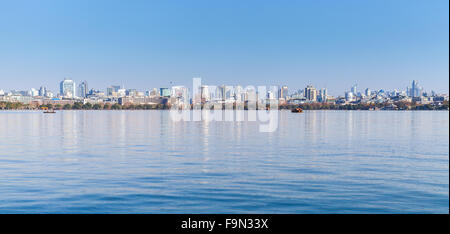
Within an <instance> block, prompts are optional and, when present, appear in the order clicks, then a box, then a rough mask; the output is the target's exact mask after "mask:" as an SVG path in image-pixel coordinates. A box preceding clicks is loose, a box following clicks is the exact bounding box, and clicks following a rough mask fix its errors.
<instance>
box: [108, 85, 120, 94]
mask: <svg viewBox="0 0 450 234" xmlns="http://www.w3.org/2000/svg"><path fill="white" fill-rule="evenodd" d="M119 89H121V87H120V86H119V85H111V86H109V87H107V88H106V96H114V95H117V93H118V92H119Z"/></svg>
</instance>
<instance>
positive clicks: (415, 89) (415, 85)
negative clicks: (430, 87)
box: [407, 80, 423, 97]
mask: <svg viewBox="0 0 450 234" xmlns="http://www.w3.org/2000/svg"><path fill="white" fill-rule="evenodd" d="M407 90H408V91H409V92H408V96H410V97H421V96H422V91H423V89H422V87H420V86H419V82H417V80H413V82H412V85H411V88H410V89H409V88H408V89H407Z"/></svg>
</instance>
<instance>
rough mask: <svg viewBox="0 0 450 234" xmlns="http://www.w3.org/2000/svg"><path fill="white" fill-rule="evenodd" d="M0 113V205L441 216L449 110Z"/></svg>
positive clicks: (9, 208) (48, 209)
mask: <svg viewBox="0 0 450 234" xmlns="http://www.w3.org/2000/svg"><path fill="white" fill-rule="evenodd" d="M279 120H280V123H279V127H278V130H277V131H275V132H273V133H260V132H259V131H258V126H259V124H258V123H257V122H172V121H171V120H170V118H169V112H167V111H60V112H58V113H57V114H53V115H50V114H43V113H41V112H32V111H22V112H21V111H0V213H24V212H25V213H98V212H101V213H130V212H131V213H211V212H213V213H448V212H449V112H447V111H445V112H438V111H432V112H431V111H430V112H427V111H416V112H400V111H392V112H390V111H372V112H370V111H307V112H305V113H302V114H294V113H290V112H288V111H282V112H281V113H280V117H279Z"/></svg>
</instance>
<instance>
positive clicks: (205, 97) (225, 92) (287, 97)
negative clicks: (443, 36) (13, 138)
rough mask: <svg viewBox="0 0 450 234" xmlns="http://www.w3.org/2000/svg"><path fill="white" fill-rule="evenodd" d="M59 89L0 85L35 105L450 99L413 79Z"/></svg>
mask: <svg viewBox="0 0 450 234" xmlns="http://www.w3.org/2000/svg"><path fill="white" fill-rule="evenodd" d="M59 87H60V90H59V93H57V94H55V93H53V92H52V91H50V90H48V89H47V88H46V87H40V88H39V90H36V89H34V88H32V89H31V90H28V91H17V90H11V91H9V92H5V91H3V90H1V89H0V101H6V102H22V103H25V104H32V105H45V104H61V105H64V104H73V103H75V102H82V103H91V104H96V103H98V104H106V103H109V104H116V103H118V104H120V105H127V104H156V105H157V104H171V105H178V106H180V107H183V106H186V105H191V104H197V103H201V104H206V103H222V104H223V103H225V104H227V103H244V102H248V101H249V100H252V101H256V102H270V101H273V100H276V101H278V103H279V104H280V105H283V104H302V103H316V102H320V103H332V104H342V105H347V104H371V103H373V104H376V103H389V102H397V101H405V102H416V103H419V104H436V105H439V104H442V102H443V101H448V96H447V95H445V94H436V93H435V92H433V91H431V92H429V93H428V92H425V91H424V90H423V88H422V87H420V86H419V85H418V82H417V81H413V82H412V85H411V87H408V88H407V89H406V90H405V91H398V90H393V91H385V90H370V89H368V88H367V89H365V90H364V91H363V92H360V91H358V87H357V85H354V86H352V87H351V89H350V90H349V91H347V92H345V93H344V95H343V96H338V97H333V96H331V95H329V94H328V91H327V89H326V88H322V89H316V88H315V87H314V86H312V85H308V86H306V87H305V88H304V89H300V90H296V91H294V92H289V89H288V87H287V86H281V87H269V88H268V89H267V90H265V89H264V90H260V89H258V88H256V87H251V86H247V87H245V88H244V87H242V86H239V85H238V86H226V85H221V86H208V85H201V86H199V87H198V90H192V92H191V90H189V88H187V87H185V86H172V87H170V88H159V89H156V88H154V89H151V90H145V91H142V90H137V89H125V88H124V87H123V86H120V85H111V86H109V87H107V88H106V89H105V90H104V91H100V90H95V89H89V88H88V83H87V81H82V82H80V83H79V85H76V83H75V81H73V80H71V79H64V80H63V81H61V82H60V85H59Z"/></svg>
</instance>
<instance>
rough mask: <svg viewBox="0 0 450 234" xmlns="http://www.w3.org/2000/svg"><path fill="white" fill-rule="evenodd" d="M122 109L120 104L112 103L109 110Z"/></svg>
mask: <svg viewBox="0 0 450 234" xmlns="http://www.w3.org/2000/svg"><path fill="white" fill-rule="evenodd" d="M120 109H122V106H121V105H119V104H118V103H115V104H114V105H112V106H111V110H120Z"/></svg>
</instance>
